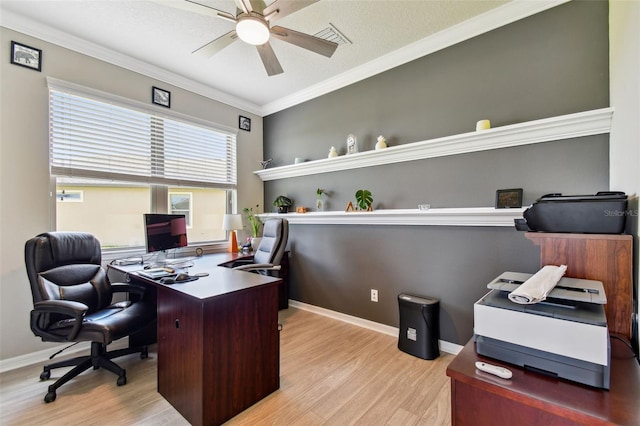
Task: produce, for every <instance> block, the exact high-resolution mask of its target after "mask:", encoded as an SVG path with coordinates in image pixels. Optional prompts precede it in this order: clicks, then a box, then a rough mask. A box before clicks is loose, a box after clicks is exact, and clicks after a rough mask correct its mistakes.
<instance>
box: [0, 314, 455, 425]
mask: <svg viewBox="0 0 640 426" xmlns="http://www.w3.org/2000/svg"><path fill="white" fill-rule="evenodd" d="M280 322H281V323H282V324H283V325H284V328H283V330H282V331H281V334H280V341H281V354H280V359H281V361H280V366H281V367H280V389H279V390H278V391H276V392H274V393H273V394H271V395H269V396H268V397H267V398H265V399H263V400H262V401H260V402H259V403H257V404H255V405H254V406H252V407H250V408H249V409H247V410H246V411H244V412H243V413H241V414H239V415H237V416H236V417H234V418H233V419H231V420H230V421H228V422H227V423H226V425H233V426H235V425H304V426H310V425H336V426H343V425H403V426H404V425H449V424H450V423H451V409H450V390H449V378H448V377H447V376H446V374H445V369H446V367H447V365H448V364H449V362H450V361H451V360H452V359H453V355H449V354H446V353H442V354H441V356H440V357H439V358H437V359H436V360H434V361H426V360H422V359H419V358H416V357H413V356H411V355H408V354H406V353H404V352H401V351H399V350H398V348H397V339H396V338H394V337H391V336H387V335H384V334H380V333H377V332H375V331H371V330H367V329H364V328H361V327H357V326H354V325H350V324H346V323H344V322H341V321H338V320H334V319H330V318H326V317H323V316H320V315H317V314H314V313H310V312H307V311H303V310H298V309H294V308H289V309H288V310H286V311H281V312H280ZM116 362H118V363H119V364H120V365H121V366H122V367H124V368H126V369H127V378H128V383H127V385H126V386H123V387H118V386H116V376H115V375H113V374H111V373H109V372H107V371H104V370H98V371H93V370H90V371H88V372H85V373H83V374H82V375H81V376H80V377H78V378H76V379H74V380H73V381H71V382H69V383H67V384H66V385H64V386H62V387H61V388H60V389H59V390H58V398H57V399H56V401H55V402H53V403H50V404H45V403H44V402H43V398H44V395H45V393H46V388H47V382H40V380H39V375H40V372H41V369H42V366H41V365H34V366H30V367H24V368H21V369H18V370H14V371H10V372H6V373H3V374H2V375H0V402H1V411H2V412H1V415H0V423H1V424H2V425H44V424H47V425H79V424H82V425H105V424H109V425H131V424H136V425H187V424H188V422H187V421H186V420H185V419H184V418H183V417H182V416H181V415H180V414H179V413H178V412H177V411H176V410H175V409H174V408H173V407H172V406H171V405H170V404H169V403H168V402H167V401H165V400H164V398H162V396H160V394H158V393H157V391H156V353H155V346H153V347H150V353H149V358H148V359H146V360H140V359H139V358H138V357H137V356H136V355H130V356H127V357H122V358H119V360H116ZM60 375H61V370H54V371H53V372H52V379H53V378H57V377H60Z"/></svg>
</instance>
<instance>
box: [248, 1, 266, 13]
mask: <svg viewBox="0 0 640 426" xmlns="http://www.w3.org/2000/svg"><path fill="white" fill-rule="evenodd" d="M249 2H250V3H251V8H252V9H253V11H254V12H258V13H260V14H262V15H264V10H265V9H266V8H267V4H266V3H265V2H264V0H249Z"/></svg>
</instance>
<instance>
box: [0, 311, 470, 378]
mask: <svg viewBox="0 0 640 426" xmlns="http://www.w3.org/2000/svg"><path fill="white" fill-rule="evenodd" d="M289 306H291V307H294V308H297V309H302V310H304V311H309V312H313V313H315V314H318V315H323V316H325V317H329V318H333V319H337V320H339V321H342V322H346V323H349V324H353V325H356V326H358V327H363V328H367V329H369V330H373V331H377V332H378V333H382V334H387V335H389V336H393V337H397V336H398V333H399V330H398V329H397V328H396V327H391V326H389V325H385V324H380V323H378V322H373V321H369V320H366V319H364V318H358V317H354V316H351V315H347V314H343V313H340V312H336V311H331V310H329V309H325V308H321V307H319V306H314V305H309V304H307V303H302V302H298V301H297V300H289ZM438 343H439V346H440V350H441V351H442V352H447V353H450V354H454V355H457V354H458V352H460V351H461V350H462V346H460V345H458V344H455V343H451V342H447V341H444V340H439V341H438ZM128 344H129V339H128V338H126V337H125V338H124V339H120V340H118V341H117V342H113V343H112V344H111V345H109V349H110V350H113V349H122V348H126V347H127V346H128ZM65 346H68V345H59V346H52V347H49V348H47V349H43V350H41V351H37V352H31V353H28V354H24V355H20V356H16V357H13V358H8V359H3V360H0V373H4V372H5V371H11V370H15V369H16V368H22V367H26V366H29V365H33V364H40V363H42V364H45V363H47V362H48V361H49V357H50V356H51V354H53V353H55V352H57V351H59V350H61V349H62V348H64V347H65ZM90 348H91V344H90V343H89V342H81V343H78V344H77V345H75V346H73V347H71V348H69V349H67V350H66V351H64V352H63V353H62V354H61V355H62V356H65V355H72V354H77V353H79V352H82V351H85V352H88V351H89V350H90Z"/></svg>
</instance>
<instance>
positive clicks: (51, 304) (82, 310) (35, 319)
mask: <svg viewBox="0 0 640 426" xmlns="http://www.w3.org/2000/svg"><path fill="white" fill-rule="evenodd" d="M88 310H89V307H88V306H87V305H85V304H84V303H80V302H74V301H72V300H43V301H41V302H36V303H35V304H34V309H33V311H31V328H32V330H33V331H34V333H36V334H37V335H39V336H41V335H47V336H51V335H52V334H51V333H49V332H48V331H47V330H46V329H43V328H42V327H41V326H40V324H39V323H40V321H39V319H40V318H41V317H42V316H43V315H49V314H60V315H65V316H68V317H70V319H72V320H74V325H73V328H72V329H71V332H70V333H69V334H68V335H67V336H66V337H65V339H66V340H68V341H72V340H74V339H75V338H76V336H77V335H78V332H80V327H82V319H83V318H84V315H85V314H86V313H87V311H88ZM56 337H59V336H56Z"/></svg>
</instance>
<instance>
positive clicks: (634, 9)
mask: <svg viewBox="0 0 640 426" xmlns="http://www.w3.org/2000/svg"><path fill="white" fill-rule="evenodd" d="M639 28H640V2H639V1H627V0H612V1H610V3H609V63H610V70H609V71H610V89H609V90H610V97H611V106H613V107H614V108H615V112H614V114H613V122H612V127H611V138H610V148H609V162H610V172H609V174H610V188H611V189H614V190H618V191H625V192H626V193H627V194H629V195H633V196H634V197H636V200H635V201H634V207H635V209H636V210H635V213H634V214H635V216H634V217H631V218H630V220H632V221H634V222H635V224H636V226H635V236H636V238H635V241H634V267H635V271H636V283H635V284H636V288H637V286H638V283H639V282H640V276H639V273H638V269H640V268H638V237H639V236H640V233H639V231H638V226H637V223H638V213H637V212H638V210H637V208H638V201H637V197H638V195H639V194H640V168H639V167H638V166H639V165H640V31H638V29H639ZM638 310H639V311H640V302H639V306H638ZM638 340H640V332H639V335H638Z"/></svg>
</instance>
